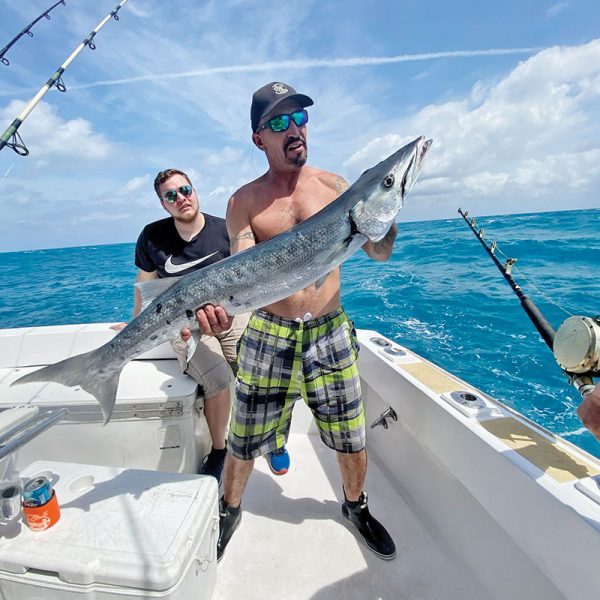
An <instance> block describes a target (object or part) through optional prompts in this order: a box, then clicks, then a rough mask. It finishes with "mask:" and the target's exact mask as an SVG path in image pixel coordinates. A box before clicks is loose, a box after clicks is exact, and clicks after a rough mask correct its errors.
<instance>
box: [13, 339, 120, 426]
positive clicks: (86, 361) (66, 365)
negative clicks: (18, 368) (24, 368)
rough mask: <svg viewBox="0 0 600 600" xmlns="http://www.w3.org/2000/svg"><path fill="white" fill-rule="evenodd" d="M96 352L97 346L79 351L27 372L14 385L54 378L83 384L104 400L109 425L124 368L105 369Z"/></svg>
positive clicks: (103, 409)
mask: <svg viewBox="0 0 600 600" xmlns="http://www.w3.org/2000/svg"><path fill="white" fill-rule="evenodd" d="M94 352H95V350H92V351H91V352H86V353H84V354H78V355H77V356H72V357H71V358H67V359H65V360H61V361H60V362H57V363H54V364H52V365H48V366H47V367H42V368H41V369H38V370H37V371H33V372H31V373H27V375H23V377H19V379H16V380H15V381H13V382H12V383H11V386H13V385H21V384H22V383H32V382H43V381H54V382H56V383H60V384H62V385H65V386H67V387H75V386H80V387H81V388H82V389H84V390H85V391H86V392H88V393H89V394H91V395H92V396H94V398H96V400H97V401H98V402H99V403H100V408H101V409H102V415H103V416H104V424H105V425H106V424H107V423H108V421H109V420H110V416H111V415H112V412H113V408H114V405H115V401H116V399H117V388H118V387H119V376H120V375H121V370H120V369H119V370H118V371H111V372H103V371H102V364H101V363H100V361H99V360H98V359H97V358H95V357H94V356H93V354H94Z"/></svg>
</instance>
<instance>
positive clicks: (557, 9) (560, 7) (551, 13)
mask: <svg viewBox="0 0 600 600" xmlns="http://www.w3.org/2000/svg"><path fill="white" fill-rule="evenodd" d="M569 4H570V3H569V2H557V3H556V4H553V5H552V6H550V7H549V8H548V9H547V10H546V17H548V18H552V17H556V16H557V15H559V14H560V13H561V12H563V11H564V10H566V9H567V8H568V7H569Z"/></svg>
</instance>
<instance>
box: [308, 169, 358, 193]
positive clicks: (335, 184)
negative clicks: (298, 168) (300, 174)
mask: <svg viewBox="0 0 600 600" xmlns="http://www.w3.org/2000/svg"><path fill="white" fill-rule="evenodd" d="M307 175H308V177H310V178H311V179H312V180H313V181H314V180H316V181H318V182H319V184H321V185H323V186H324V187H326V188H327V189H330V190H332V191H334V192H336V195H337V196H339V195H340V194H342V193H343V192H345V191H346V190H347V189H348V187H349V186H348V183H347V181H346V180H345V179H344V178H343V177H342V176H340V175H337V174H336V173H332V172H331V171H325V170H323V169H315V168H314V167H310V172H309V173H307Z"/></svg>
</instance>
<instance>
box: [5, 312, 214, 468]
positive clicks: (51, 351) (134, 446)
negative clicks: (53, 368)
mask: <svg viewBox="0 0 600 600" xmlns="http://www.w3.org/2000/svg"><path fill="white" fill-rule="evenodd" d="M114 335H115V332H114V331H112V330H111V329H110V326H109V324H107V323H100V324H92V325H64V326H56V327H35V328H29V329H13V330H3V331H2V332H1V333H0V410H2V409H6V408H11V407H13V406H18V405H23V404H35V405H36V406H39V407H40V409H43V408H54V407H63V406H64V407H67V408H68V409H69V414H68V415H67V416H66V417H65V418H63V420H62V421H60V422H59V423H58V424H57V425H56V426H54V427H52V428H50V429H49V430H48V431H46V432H44V433H43V434H42V435H40V436H39V437H38V438H37V439H35V440H34V441H32V442H30V443H29V444H27V445H26V446H24V447H23V448H21V449H20V450H19V451H18V452H17V454H16V456H15V459H16V464H17V466H18V467H21V468H22V467H24V466H26V465H28V464H30V463H31V462H33V461H35V460H39V459H40V458H44V459H50V460H59V461H72V460H77V461H79V462H84V463H89V464H97V465H110V466H115V467H131V468H141V469H158V470H163V471H175V472H189V473H195V472H196V470H197V467H198V464H199V461H200V459H201V458H202V456H204V454H205V453H207V452H208V451H209V450H210V435H209V434H208V428H207V426H206V420H205V418H204V415H203V413H202V411H201V410H197V409H196V408H195V406H196V404H197V402H198V386H197V385H196V382H195V381H194V380H193V379H192V378H191V377H188V376H187V375H183V374H182V373H181V370H180V368H179V364H178V362H177V360H176V359H175V355H174V353H173V351H172V349H171V347H170V345H168V344H164V345H163V346H160V347H158V348H156V349H153V350H152V351H151V352H148V353H146V354H144V355H142V357H141V358H142V360H134V361H131V362H130V363H128V364H127V365H125V368H124V369H123V372H122V373H121V377H120V379H119V389H118V392H117V401H116V404H115V408H114V411H113V414H112V417H111V420H110V421H109V423H108V424H107V425H106V426H104V425H103V424H102V423H103V417H102V413H101V410H100V405H99V404H98V402H97V401H96V400H95V398H94V397H93V396H91V395H90V394H88V393H87V392H85V391H83V390H81V389H80V388H69V387H65V386H62V385H60V384H57V383H28V384H25V385H21V386H15V387H10V383H11V382H12V381H14V380H15V379H17V378H18V377H20V376H21V375H23V374H25V373H28V372H30V371H32V370H34V369H35V368H37V367H38V366H39V365H45V364H50V363H53V362H57V361H59V360H62V359H64V358H67V357H69V356H73V355H75V354H79V353H81V352H87V351H88V350H91V349H93V348H96V347H98V346H100V345H101V344H103V343H105V342H107V341H108V340H110V339H111V338H112V337H113V336H114Z"/></svg>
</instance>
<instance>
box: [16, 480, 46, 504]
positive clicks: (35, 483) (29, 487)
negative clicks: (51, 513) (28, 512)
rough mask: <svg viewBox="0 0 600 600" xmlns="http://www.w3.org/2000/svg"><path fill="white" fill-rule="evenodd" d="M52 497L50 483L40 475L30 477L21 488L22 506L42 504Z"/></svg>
mask: <svg viewBox="0 0 600 600" xmlns="http://www.w3.org/2000/svg"><path fill="white" fill-rule="evenodd" d="M50 498H52V484H51V483H50V481H49V480H48V478H47V477H44V476H43V475H40V476H39V477H35V478H34V479H30V480H29V481H28V482H27V483H26V484H25V487H24V488H23V506H42V505H44V504H46V503H47V502H49V501H50Z"/></svg>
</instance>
